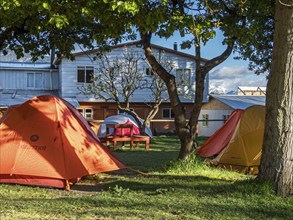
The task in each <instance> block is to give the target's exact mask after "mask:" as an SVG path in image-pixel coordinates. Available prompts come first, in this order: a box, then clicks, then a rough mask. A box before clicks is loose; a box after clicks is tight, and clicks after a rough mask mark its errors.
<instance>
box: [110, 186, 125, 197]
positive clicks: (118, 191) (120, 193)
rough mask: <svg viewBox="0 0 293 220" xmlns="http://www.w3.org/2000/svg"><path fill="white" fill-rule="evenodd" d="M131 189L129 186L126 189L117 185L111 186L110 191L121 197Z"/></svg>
mask: <svg viewBox="0 0 293 220" xmlns="http://www.w3.org/2000/svg"><path fill="white" fill-rule="evenodd" d="M128 191H129V189H128V188H126V189H124V188H123V187H122V186H118V185H115V187H109V192H110V193H111V194H113V195H115V196H118V197H121V196H123V195H124V194H125V193H127V192H128Z"/></svg>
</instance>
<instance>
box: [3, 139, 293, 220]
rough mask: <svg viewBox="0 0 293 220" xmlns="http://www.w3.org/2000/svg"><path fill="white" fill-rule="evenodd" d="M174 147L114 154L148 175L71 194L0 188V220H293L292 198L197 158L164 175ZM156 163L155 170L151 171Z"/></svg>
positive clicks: (93, 182)
mask: <svg viewBox="0 0 293 220" xmlns="http://www.w3.org/2000/svg"><path fill="white" fill-rule="evenodd" d="M202 141H203V140H201V143H202ZM178 145H179V141H178V140H177V139H176V137H167V136H161V137H155V138H154V139H153V140H152V143H151V148H150V151H148V152H146V151H144V150H143V149H141V150H135V151H132V152H131V151H128V150H125V151H116V152H115V154H116V155H117V156H118V157H119V159H120V160H121V161H123V162H124V163H125V164H126V165H130V166H132V165H134V163H133V161H137V162H139V163H137V164H136V165H134V166H132V167H133V168H138V167H144V170H146V171H148V175H138V174H136V173H133V172H131V173H125V171H123V172H122V173H120V174H121V175H119V173H117V172H115V173H114V174H111V173H108V174H98V175H94V176H91V177H89V178H86V179H84V180H82V181H80V182H79V183H78V184H77V185H75V186H72V190H71V191H70V192H67V191H65V190H58V189H49V188H39V187H29V186H19V185H6V184H0V199H1V202H0V203H1V205H0V219H7V220H9V219H241V220H243V219H244V220H246V219H247V220H249V219H282V220H286V219H288V220H291V219H292V218H293V213H292V209H293V197H291V198H287V199H282V198H280V197H277V196H275V195H274V194H273V193H272V187H271V185H269V184H267V183H263V182H258V181H257V180H255V179H254V177H253V176H245V175H241V174H239V173H234V172H223V171H221V170H216V169H214V168H210V172H208V173H207V172H206V170H207V169H208V168H207V167H206V165H203V164H201V161H200V160H198V159H195V158H191V160H194V161H195V162H196V163H197V164H196V165H195V166H193V165H191V162H190V161H189V162H187V164H188V163H190V164H189V165H182V163H181V162H178V164H181V165H180V166H181V167H182V169H181V171H180V172H178V170H177V171H176V172H177V173H176V174H175V173H172V172H173V171H172V170H174V169H175V167H176V165H175V162H174V163H173V167H171V166H170V167H169V169H168V170H166V169H165V165H164V164H165V157H167V158H172V159H175V157H176V155H177V151H178V149H179V146H178ZM154 153H157V154H158V156H157V157H156V158H153V156H154ZM172 155H173V156H174V157H173V156H172ZM154 163H156V166H157V169H156V170H155V171H152V170H153V164H154ZM183 167H185V168H187V169H188V170H184V169H183ZM176 169H177V168H176ZM192 170H193V171H192ZM192 172H193V173H192ZM219 173H222V174H221V175H219Z"/></svg>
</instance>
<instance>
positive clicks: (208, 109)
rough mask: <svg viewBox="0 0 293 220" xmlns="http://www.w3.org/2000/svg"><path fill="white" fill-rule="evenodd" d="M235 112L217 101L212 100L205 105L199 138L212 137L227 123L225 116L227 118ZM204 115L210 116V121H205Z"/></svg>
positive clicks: (201, 114) (201, 116)
mask: <svg viewBox="0 0 293 220" xmlns="http://www.w3.org/2000/svg"><path fill="white" fill-rule="evenodd" d="M233 110H234V109H233V108H231V107H229V106H228V105H226V104H224V103H222V102H220V101H218V100H216V99H211V100H210V101H209V102H208V103H205V104H204V105H203V106H202V109H201V111H200V116H199V120H200V121H199V123H198V136H207V137H209V136H211V135H212V134H213V133H215V131H216V130H218V129H219V128H220V127H221V126H222V125H223V124H224V123H225V120H224V115H225V117H227V116H228V115H230V114H231V113H232V112H233ZM204 115H208V121H203V120H205V117H204ZM213 120H215V121H213ZM217 120H219V121H217Z"/></svg>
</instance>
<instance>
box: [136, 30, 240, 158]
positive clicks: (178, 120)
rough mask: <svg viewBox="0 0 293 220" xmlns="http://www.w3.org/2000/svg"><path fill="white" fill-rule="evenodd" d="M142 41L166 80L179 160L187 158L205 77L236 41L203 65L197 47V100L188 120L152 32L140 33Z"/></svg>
mask: <svg viewBox="0 0 293 220" xmlns="http://www.w3.org/2000/svg"><path fill="white" fill-rule="evenodd" d="M140 35H141V39H142V40H141V41H142V44H143V46H144V51H145V56H146V58H147V60H148V62H149V64H150V65H151V66H152V69H153V70H154V72H155V73H156V74H158V75H159V77H160V78H161V79H162V80H163V81H164V82H165V84H166V87H167V91H168V95H169V98H170V103H171V106H172V109H173V112H174V121H175V128H176V134H177V136H178V137H179V140H180V143H181V148H180V152H179V155H178V159H179V160H185V159H186V158H187V157H188V156H189V155H190V154H191V153H192V152H193V150H194V147H195V146H196V145H197V143H196V127H197V121H198V116H199V114H200V110H201V106H202V99H203V93H204V79H205V76H206V75H207V73H208V72H209V71H210V70H211V69H212V68H214V67H215V66H217V65H219V64H220V63H222V62H223V61H224V60H226V59H227V58H228V57H229V55H230V54H231V53H232V49H233V45H234V43H232V44H230V45H228V46H227V48H226V50H225V51H224V52H223V53H222V54H221V55H219V56H217V57H215V58H213V59H211V60H209V61H207V62H206V63H205V64H204V65H203V66H201V57H200V48H197V49H196V92H195V100H194V103H193V109H192V113H191V116H190V117H189V119H188V120H187V118H186V115H185V108H184V105H183V103H182V102H181V101H180V98H179V95H178V92H177V86H176V82H175V77H174V76H173V75H171V74H170V73H168V72H167V71H166V69H164V67H162V65H160V63H159V62H158V61H157V60H156V58H155V56H154V54H153V52H152V49H151V44H150V40H151V33H145V34H143V33H140Z"/></svg>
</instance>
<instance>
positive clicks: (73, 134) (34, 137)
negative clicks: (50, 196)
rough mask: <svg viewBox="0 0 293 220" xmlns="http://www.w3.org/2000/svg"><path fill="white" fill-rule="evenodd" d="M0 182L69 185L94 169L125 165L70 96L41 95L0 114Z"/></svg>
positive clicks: (62, 186)
mask: <svg viewBox="0 0 293 220" xmlns="http://www.w3.org/2000/svg"><path fill="white" fill-rule="evenodd" d="M0 168H1V169H0V177H1V178H0V182H1V183H17V184H28V185H39V186H52V187H57V188H65V187H66V188H68V187H69V183H75V182H77V181H78V180H79V179H80V178H81V177H83V176H87V175H90V174H95V173H100V172H107V171H113V170H118V169H122V168H125V166H124V165H123V164H122V163H121V162H120V161H119V160H118V159H117V158H116V157H115V156H114V155H113V154H112V153H111V151H109V150H108V149H107V148H106V147H105V146H104V145H103V144H101V143H100V141H99V139H98V138H97V137H96V136H95V134H94V132H93V131H92V129H91V128H90V126H89V124H88V123H87V122H86V120H85V119H84V118H83V117H82V116H81V115H80V114H79V112H78V111H77V110H76V109H75V108H74V107H73V106H71V105H70V104H69V103H68V102H66V101H64V100H62V99H61V98H58V97H54V96H39V97H35V98H32V99H30V100H28V101H27V102H25V103H23V104H21V105H19V106H15V107H13V108H11V109H10V110H9V111H7V113H6V114H5V115H4V116H3V118H1V120H0Z"/></svg>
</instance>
